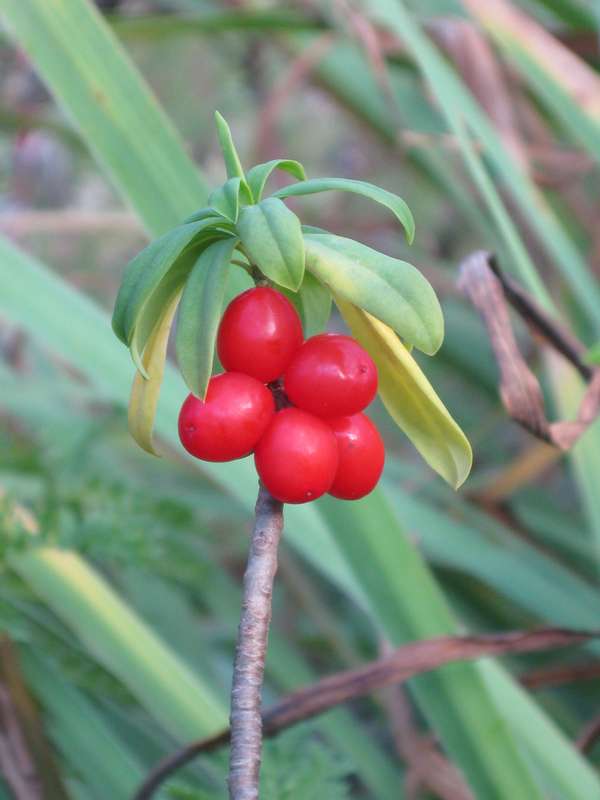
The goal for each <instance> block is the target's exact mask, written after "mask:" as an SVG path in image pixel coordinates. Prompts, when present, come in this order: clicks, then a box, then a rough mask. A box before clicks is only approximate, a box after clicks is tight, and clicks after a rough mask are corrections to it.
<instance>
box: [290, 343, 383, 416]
mask: <svg viewBox="0 0 600 800" xmlns="http://www.w3.org/2000/svg"><path fill="white" fill-rule="evenodd" d="M285 391H286V394H287V396H288V397H289V399H290V400H291V401H292V403H293V404H294V405H295V406H298V408H302V409H304V411H310V413H311V414H316V415H317V416H318V417H342V416H347V415H350V414H356V413H357V412H358V411H362V410H363V408H366V407H367V406H368V405H369V403H370V402H371V400H372V399H373V398H374V397H375V393H376V392H377V368H376V367H375V364H374V363H373V360H372V359H371V356H370V355H369V354H368V353H367V351H366V350H364V349H363V348H362V347H361V346H360V345H359V344H358V342H355V341H354V339H351V338H350V337H349V336H341V335H340V334H336V333H322V334H320V335H319V336H313V337H312V338H311V339H307V341H306V342H304V344H303V345H302V347H301V348H300V349H299V350H298V352H297V353H296V355H295V356H294V358H293V359H292V362H291V364H290V365H289V367H288V368H287V370H286V373H285Z"/></svg>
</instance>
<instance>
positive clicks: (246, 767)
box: [229, 485, 283, 800]
mask: <svg viewBox="0 0 600 800" xmlns="http://www.w3.org/2000/svg"><path fill="white" fill-rule="evenodd" d="M282 530H283V504H282V503H280V502H279V501H278V500H275V498H274V497H272V496H271V494H270V493H269V492H268V491H267V490H266V489H265V488H264V486H262V485H261V486H260V489H259V492H258V500H257V501H256V519H255V523H254V530H253V532H252V540H251V542H250V553H249V555H248V564H247V567H246V573H245V575H244V595H243V602H242V615H241V619H240V627H239V631H238V642H237V647H236V653H235V663H234V668H233V683H232V687H231V715H230V723H231V750H230V757H229V797H230V800H256V798H258V782H259V772H260V758H261V745H262V717H261V689H262V683H263V674H264V667H265V655H266V651H267V639H268V635H269V624H270V622H271V598H272V594H273V579H274V577H275V573H276V571H277V549H278V546H279V540H280V538H281V532H282Z"/></svg>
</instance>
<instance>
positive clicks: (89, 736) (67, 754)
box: [20, 646, 144, 800]
mask: <svg viewBox="0 0 600 800" xmlns="http://www.w3.org/2000/svg"><path fill="white" fill-rule="evenodd" d="M20 655H21V663H22V665H23V671H24V673H25V675H26V677H27V681H28V683H29V684H30V686H31V688H32V689H33V691H34V693H35V695H36V697H37V698H38V699H39V701H40V702H41V704H42V706H43V709H44V716H45V722H46V726H47V727H48V729H49V732H50V733H51V735H52V740H53V742H55V743H56V744H57V745H58V749H59V750H60V753H61V756H62V758H63V759H64V761H65V762H66V763H67V764H68V765H69V768H70V769H71V770H72V772H73V773H74V774H77V775H78V776H80V777H81V778H83V780H84V781H85V783H86V788H89V789H90V790H91V791H92V796H93V797H94V798H98V800H101V798H102V797H115V798H116V797H131V796H132V795H133V793H134V792H135V790H136V789H137V787H138V786H139V785H140V783H141V782H142V780H143V778H144V768H143V766H142V763H141V762H140V760H139V758H138V756H137V754H135V752H134V751H133V750H131V749H130V748H129V746H128V743H127V742H126V741H124V740H123V738H122V737H120V736H119V735H118V734H117V732H116V731H115V730H114V729H112V728H111V727H110V725H109V724H108V723H107V722H106V720H105V718H104V717H103V716H102V714H101V713H100V712H99V711H98V710H97V708H96V707H95V706H94V705H93V704H92V703H91V702H90V701H89V700H88V699H87V697H86V696H85V695H84V694H83V693H82V692H80V691H79V690H78V689H76V688H75V685H74V684H73V682H72V681H69V680H68V679H67V676H65V675H64V674H63V673H62V672H61V670H60V669H59V667H58V665H57V664H54V663H53V662H52V661H50V660H49V659H48V658H47V657H46V654H45V653H43V652H40V648H39V647H37V648H36V647H35V646H31V647H27V648H22V649H21V653H20ZM69 796H72V795H69Z"/></svg>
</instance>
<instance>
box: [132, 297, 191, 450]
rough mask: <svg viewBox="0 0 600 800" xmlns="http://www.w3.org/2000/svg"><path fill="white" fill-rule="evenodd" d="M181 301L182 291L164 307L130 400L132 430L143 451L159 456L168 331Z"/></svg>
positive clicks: (134, 380) (149, 342)
mask: <svg viewBox="0 0 600 800" xmlns="http://www.w3.org/2000/svg"><path fill="white" fill-rule="evenodd" d="M178 302H179V293H177V294H176V295H175V296H174V297H173V298H172V300H171V303H170V305H168V306H167V307H166V308H165V309H164V310H163V312H162V315H161V317H160V319H159V321H158V323H157V325H156V327H155V328H154V330H153V332H152V335H151V336H150V339H149V340H148V344H147V346H146V349H145V351H144V357H143V368H144V369H143V373H142V372H141V371H138V372H136V373H135V376H134V379H133V386H132V388H131V397H130V399H129V413H128V421H129V432H130V433H131V435H132V437H133V438H134V439H135V441H136V442H137V443H138V444H139V446H140V447H141V448H142V449H143V450H146V452H147V453H150V454H151V455H154V456H157V455H159V454H158V452H157V451H156V449H155V447H154V441H153V436H152V432H153V429H154V417H155V416H156V407H157V405H158V397H159V394H160V387H161V385H162V380H163V374H164V371H165V359H166V357H167V344H168V342H169V333H170V331H171V325H172V323H173V317H174V316H175V311H176V310H177V304H178Z"/></svg>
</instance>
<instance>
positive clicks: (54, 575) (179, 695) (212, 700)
mask: <svg viewBox="0 0 600 800" xmlns="http://www.w3.org/2000/svg"><path fill="white" fill-rule="evenodd" d="M10 567H11V569H13V570H14V571H15V572H17V573H18V574H19V575H20V576H21V578H22V579H23V580H24V581H25V582H26V583H28V584H29V585H30V586H31V587H32V588H33V589H34V591H35V593H36V594H37V595H38V596H40V597H41V598H42V599H43V600H44V601H45V602H47V603H48V605H49V606H50V607H51V608H52V609H53V611H54V612H55V613H56V614H57V615H58V616H59V617H60V618H61V619H62V620H63V621H64V622H65V624H66V625H67V626H68V627H69V628H70V629H71V630H73V631H74V632H75V633H76V635H77V636H78V637H79V639H80V640H81V641H82V643H83V644H84V645H85V646H86V648H88V649H89V651H90V653H92V654H93V655H94V656H95V657H96V658H97V660H98V662H99V663H100V664H103V665H104V666H105V667H106V669H108V670H109V671H110V672H112V674H113V675H116V676H117V677H118V678H119V679H120V680H121V681H123V684H124V685H125V686H127V687H128V688H129V690H130V691H131V693H132V694H133V696H134V697H136V698H137V699H138V700H139V701H140V702H141V703H142V705H144V706H145V708H147V709H148V711H149V712H150V713H151V714H152V716H153V717H154V718H155V719H157V720H158V721H159V722H160V723H161V724H162V725H164V727H165V729H166V730H168V731H169V732H170V733H171V734H172V735H173V736H174V737H176V738H177V739H183V740H184V741H186V740H188V739H193V738H195V737H197V736H201V735H202V734H209V733H211V732H212V733H215V732H216V731H217V730H219V728H221V727H222V726H223V725H224V724H225V720H226V714H225V709H224V706H223V704H222V703H221V702H220V701H219V700H218V699H217V698H216V697H215V696H214V695H213V694H212V693H211V692H210V690H209V689H208V687H207V686H206V685H205V684H204V683H203V681H202V680H201V678H199V677H198V676H197V675H194V673H193V672H192V671H191V669H190V668H189V667H188V666H187V665H186V664H184V663H183V662H182V661H181V660H180V659H179V658H178V657H177V656H176V655H175V654H174V653H173V652H172V651H171V650H170V649H169V648H168V647H167V646H166V645H165V644H164V643H163V642H162V641H161V640H160V638H159V637H158V636H156V634H155V633H154V632H153V631H152V630H151V629H150V628H149V627H148V626H147V625H146V624H145V623H144V622H143V621H142V620H141V619H140V618H139V617H138V615H137V614H136V613H135V612H134V611H132V609H130V608H129V607H128V606H127V604H126V603H124V602H123V600H121V599H120V598H119V597H118V595H117V594H116V593H115V592H114V591H113V589H112V588H111V586H110V585H109V584H108V583H107V582H106V580H105V579H104V578H103V577H102V576H101V575H100V574H99V573H98V572H97V571H96V570H95V569H93V568H92V567H90V566H88V565H87V564H86V563H85V561H83V559H81V558H80V557H79V556H78V555H77V554H76V553H74V552H72V551H69V550H59V549H58V548H52V547H37V548H33V549H31V550H29V551H28V552H26V553H24V554H20V555H18V556H17V555H15V556H14V557H11V559H10Z"/></svg>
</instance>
